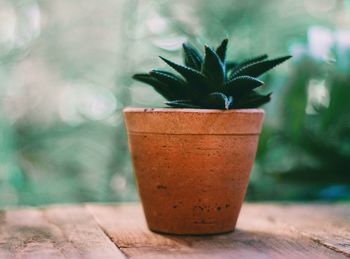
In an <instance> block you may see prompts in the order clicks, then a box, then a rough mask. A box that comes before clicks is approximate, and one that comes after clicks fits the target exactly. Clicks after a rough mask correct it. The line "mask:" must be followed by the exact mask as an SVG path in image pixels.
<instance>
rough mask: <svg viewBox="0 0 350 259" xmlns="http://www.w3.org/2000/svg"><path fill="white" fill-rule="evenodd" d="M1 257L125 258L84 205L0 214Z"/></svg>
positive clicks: (17, 210) (10, 211)
mask: <svg viewBox="0 0 350 259" xmlns="http://www.w3.org/2000/svg"><path fill="white" fill-rule="evenodd" d="M0 258H35V259H37V258H125V257H124V256H123V254H122V253H121V252H120V250H119V249H117V247H116V246H115V245H114V244H113V243H112V242H111V241H110V240H109V239H108V238H107V236H105V235H104V233H103V231H102V230H101V229H100V228H99V227H98V226H97V224H96V223H95V221H93V220H92V218H91V216H90V215H89V214H87V213H86V212H85V210H84V208H82V207H78V206H76V207H67V206H60V207H57V208H56V207H50V208H46V209H34V208H23V209H13V210H7V211H5V212H1V213H0Z"/></svg>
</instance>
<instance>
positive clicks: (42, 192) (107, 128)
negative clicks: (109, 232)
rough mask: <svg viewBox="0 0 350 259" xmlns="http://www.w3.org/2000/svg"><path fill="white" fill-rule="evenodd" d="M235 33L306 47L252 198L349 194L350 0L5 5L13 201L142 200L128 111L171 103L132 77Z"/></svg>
mask: <svg viewBox="0 0 350 259" xmlns="http://www.w3.org/2000/svg"><path fill="white" fill-rule="evenodd" d="M224 37H227V38H229V40H230V46H229V57H230V58H231V59H238V60H239V59H241V58H243V57H246V56H252V55H259V54H264V53H268V54H270V56H279V55H284V54H288V53H290V54H292V55H293V56H294V58H293V60H292V61H291V62H288V64H287V63H286V64H284V65H282V66H280V67H279V68H278V69H276V70H275V71H272V72H271V73H269V74H268V75H267V76H265V78H264V80H265V81H266V82H267V84H266V87H265V89H263V91H266V92H267V91H273V93H274V94H273V100H272V102H270V103H269V104H267V105H266V106H265V107H264V108H265V110H266V113H267V116H266V121H265V125H264V131H263V133H262V136H261V139H260V144H259V150H258V154H257V160H256V163H255V165H254V168H253V172H252V176H251V182H250V185H249V188H248V195H247V199H248V200H257V201H259V200H327V201H340V200H343V201H344V200H346V201H349V200H350V1H349V0H307V1H295V0H266V1H260V0H245V1H239V0H215V1H209V0H206V1H204V0H193V1H185V0H178V1H171V0H159V1H151V0H149V1H137V0H105V1H97V0H84V1H71V0H60V1H47V0H46V1H45V0H0V90H1V91H0V100H1V101H0V105H1V108H0V133H1V135H0V206H1V207H4V206H13V205H39V204H46V203H66V202H85V201H132V200H137V199H138V196H137V192H136V189H135V185H134V180H133V175H132V168H131V164H130V160H129V154H128V150H127V144H126V134H125V130H124V125H123V117H122V113H121V110H122V108H123V107H124V106H126V105H134V106H155V107H161V106H163V104H162V102H163V99H162V98H161V97H160V96H159V95H157V94H156V93H155V92H154V91H153V90H152V89H151V88H150V87H148V86H146V85H143V84H141V83H138V82H134V81H132V80H131V75H132V74H133V73H135V72H143V71H148V70H149V69H151V68H154V67H165V65H163V64H162V63H161V62H160V61H159V59H158V58H157V56H158V55H163V56H165V57H169V58H172V59H174V60H177V61H179V60H180V58H181V55H180V52H181V44H182V43H183V42H184V41H191V42H192V43H193V44H195V45H197V46H201V45H203V44H205V43H209V44H213V45H216V44H218V43H219V42H220V41H221V40H222V39H223V38H224Z"/></svg>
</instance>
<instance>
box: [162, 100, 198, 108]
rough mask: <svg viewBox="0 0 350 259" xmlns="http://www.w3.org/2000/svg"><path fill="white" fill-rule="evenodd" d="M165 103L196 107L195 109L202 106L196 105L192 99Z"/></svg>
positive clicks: (175, 106)
mask: <svg viewBox="0 0 350 259" xmlns="http://www.w3.org/2000/svg"><path fill="white" fill-rule="evenodd" d="M165 104H166V105H169V106H171V107H174V108H194V109H200V108H201V107H200V106H198V105H194V104H193V103H192V102H191V100H174V101H169V102H165Z"/></svg>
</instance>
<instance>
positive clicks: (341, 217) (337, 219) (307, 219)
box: [250, 204, 350, 257]
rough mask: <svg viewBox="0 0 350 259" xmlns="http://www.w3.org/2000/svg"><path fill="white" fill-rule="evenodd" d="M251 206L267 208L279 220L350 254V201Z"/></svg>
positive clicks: (316, 240)
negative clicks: (348, 202)
mask: <svg viewBox="0 0 350 259" xmlns="http://www.w3.org/2000/svg"><path fill="white" fill-rule="evenodd" d="M250 210H256V211H261V210H264V211H265V214H266V216H267V217H269V219H270V220H274V221H276V224H277V222H278V224H282V225H285V226H289V227H290V228H291V229H294V230H295V231H297V232H298V233H300V234H302V235H304V236H306V237H309V238H311V239H312V240H314V241H315V242H318V243H320V244H322V245H324V246H326V247H329V248H331V249H333V250H335V251H339V252H341V253H343V254H345V255H348V256H349V257H350V204H337V205H327V204H298V205H295V204H289V205H288V204H285V205H276V204H270V205H269V204H262V205H259V204H255V205H254V206H251V208H250Z"/></svg>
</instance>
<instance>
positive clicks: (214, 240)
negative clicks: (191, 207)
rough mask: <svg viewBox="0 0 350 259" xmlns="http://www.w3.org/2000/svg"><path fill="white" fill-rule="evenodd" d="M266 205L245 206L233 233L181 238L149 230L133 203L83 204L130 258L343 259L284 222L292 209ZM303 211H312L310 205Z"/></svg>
mask: <svg viewBox="0 0 350 259" xmlns="http://www.w3.org/2000/svg"><path fill="white" fill-rule="evenodd" d="M271 207H272V208H273V206H272V205H252V204H246V205H244V207H243V209H242V213H241V216H240V219H239V222H238V229H237V230H236V231H235V232H234V233H230V234H226V235H217V236H207V237H203V236H202V237H199V236H197V237H194V236H192V237H182V236H170V235H159V234H156V233H153V232H150V231H149V230H148V229H147V227H146V224H145V221H144V217H143V213H142V210H141V207H140V206H138V205H123V206H107V205H106V206H104V205H87V209H88V211H89V212H90V213H91V214H92V215H94V217H95V219H96V220H97V222H98V224H99V225H100V226H101V227H102V228H103V229H104V231H105V232H106V233H107V234H108V236H109V237H110V238H111V239H112V240H113V242H115V243H116V244H117V245H118V247H119V248H120V249H121V250H122V251H123V252H124V253H125V254H126V255H128V256H130V257H133V258H138V257H141V258H346V256H347V254H346V253H344V252H343V251H342V253H338V251H334V250H332V249H329V248H328V247H325V246H324V244H321V243H320V242H315V240H313V238H310V236H308V235H306V234H304V233H301V232H300V231H298V229H297V227H296V226H294V225H293V224H291V225H289V223H292V222H291V221H292V220H290V221H284V220H283V219H284V217H287V216H288V215H287V214H290V213H291V212H292V210H293V208H291V209H290V210H288V209H287V210H286V211H285V212H284V210H283V207H284V206H282V207H278V206H277V209H276V210H277V211H278V214H277V215H275V214H274V211H273V210H272V209H271ZM308 209H309V212H310V213H312V212H313V208H312V207H311V208H310V207H308ZM328 209H331V207H328ZM311 215H312V214H311ZM311 219H312V216H311ZM334 219H336V218H335V217H334ZM302 220H303V218H299V221H302ZM300 227H301V228H302V225H300ZM310 230H312V226H310ZM328 230H329V229H328ZM328 230H325V231H328ZM330 231H331V230H330ZM343 234H344V238H345V239H346V238H348V234H347V233H343Z"/></svg>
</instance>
